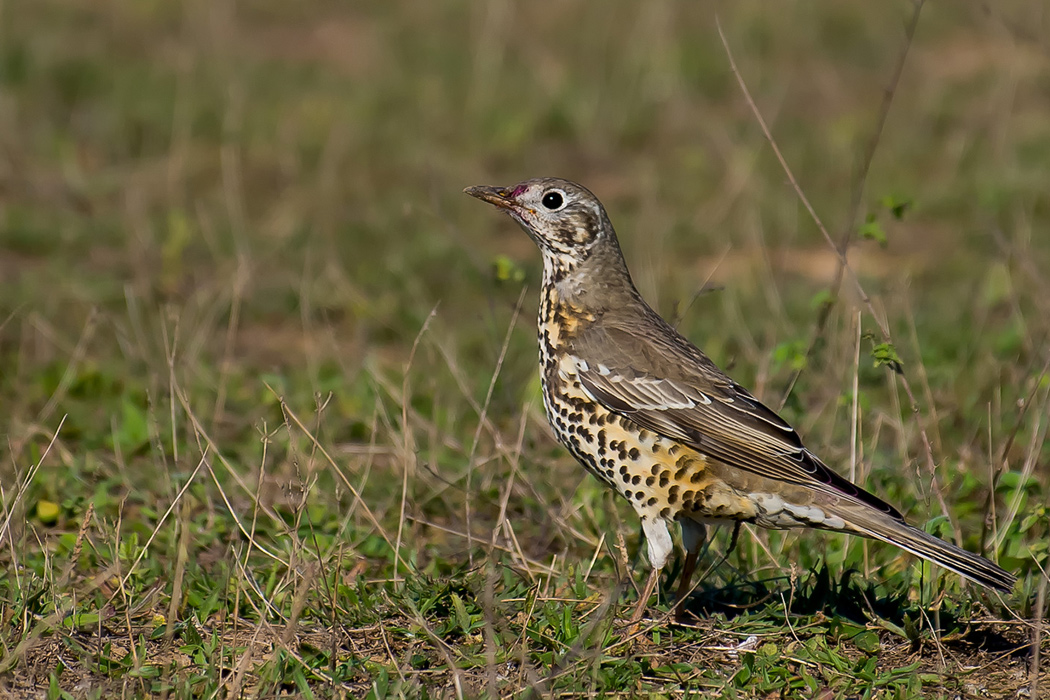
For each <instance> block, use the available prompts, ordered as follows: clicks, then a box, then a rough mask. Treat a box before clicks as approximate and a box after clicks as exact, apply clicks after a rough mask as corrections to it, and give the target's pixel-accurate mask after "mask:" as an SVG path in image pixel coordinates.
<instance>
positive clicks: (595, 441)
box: [543, 373, 758, 520]
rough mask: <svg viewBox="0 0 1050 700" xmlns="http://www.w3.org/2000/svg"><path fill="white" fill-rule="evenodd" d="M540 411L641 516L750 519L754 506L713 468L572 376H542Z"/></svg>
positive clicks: (581, 458)
mask: <svg viewBox="0 0 1050 700" xmlns="http://www.w3.org/2000/svg"><path fill="white" fill-rule="evenodd" d="M543 385H544V386H543V398H544V407H545V409H546V411H547V418H548V420H549V421H550V424H551V427H552V428H553V429H554V433H555V435H556V436H557V438H558V441H559V442H561V444H562V445H564V446H565V447H566V448H567V449H568V450H569V452H570V453H572V455H573V457H575V458H576V459H577V461H579V462H580V463H581V464H582V465H583V466H584V467H585V468H586V469H587V471H589V472H590V473H591V474H593V475H594V476H595V477H597V478H598V479H599V480H600V481H602V482H603V483H605V484H606V485H607V486H609V487H611V488H613V489H615V490H616V492H617V493H619V494H620V495H622V496H623V497H624V498H626V499H627V501H628V502H629V503H630V504H631V505H632V506H633V507H634V509H635V510H636V511H637V512H638V514H639V515H640V516H643V518H647V517H660V518H663V519H665V520H674V519H677V518H682V517H688V518H693V519H697V520H752V519H754V517H755V516H756V515H757V514H758V508H757V506H756V505H755V504H754V503H753V502H752V501H751V499H750V498H748V497H747V496H746V495H745V494H741V493H739V492H737V491H736V490H735V489H733V488H731V487H730V486H729V485H727V484H726V483H725V482H723V481H722V480H721V479H719V478H718V477H717V475H716V474H715V473H714V471H713V470H712V469H710V466H711V462H710V460H708V459H706V458H705V457H704V456H702V455H700V454H698V453H697V452H695V451H693V450H691V449H689V448H686V447H683V446H682V445H680V444H679V443H677V442H676V441H674V440H671V439H668V438H665V437H663V436H661V435H658V434H656V433H654V432H652V431H649V430H646V429H644V428H641V427H639V426H638V425H636V424H634V423H632V422H631V421H630V420H629V419H627V418H625V417H623V416H620V415H618V414H615V413H613V412H611V411H609V410H608V409H606V408H605V407H604V406H602V405H601V404H599V403H597V402H595V401H594V400H593V399H592V398H591V397H590V396H589V395H587V393H586V392H585V391H584V390H583V388H582V387H581V386H580V383H579V380H578V379H577V378H576V376H575V375H573V374H566V373H561V374H560V375H554V376H549V375H546V374H545V376H544V382H543Z"/></svg>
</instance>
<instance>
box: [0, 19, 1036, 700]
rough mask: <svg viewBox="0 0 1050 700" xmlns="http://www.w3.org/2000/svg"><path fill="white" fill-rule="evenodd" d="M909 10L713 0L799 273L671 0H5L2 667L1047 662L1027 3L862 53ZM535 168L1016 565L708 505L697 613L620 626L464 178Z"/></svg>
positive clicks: (152, 679)
mask: <svg viewBox="0 0 1050 700" xmlns="http://www.w3.org/2000/svg"><path fill="white" fill-rule="evenodd" d="M912 12H913V8H912V6H911V5H910V4H908V3H867V4H866V5H865V6H864V7H861V6H860V5H856V6H854V5H849V6H847V5H843V4H841V3H833V2H819V3H810V4H794V5H789V6H783V7H779V8H778V9H777V11H776V13H773V12H771V11H770V9H769V8H768V6H767V5H766V4H764V3H757V2H739V3H732V4H728V5H725V6H724V7H721V8H719V13H720V23H721V26H722V28H723V30H724V33H725V36H726V40H727V43H728V45H729V47H731V51H732V56H733V58H734V59H735V61H736V63H737V65H738V69H739V76H740V77H741V78H742V79H743V81H744V82H745V83H746V86H747V88H748V90H749V91H750V93H751V95H752V96H753V98H754V101H755V105H756V109H757V110H758V112H759V113H760V114H761V115H762V116H763V118H764V119H765V120H766V121H767V122H768V124H769V126H770V131H771V136H772V139H773V140H774V141H775V143H776V146H777V147H778V148H779V150H780V151H781V152H782V154H783V157H784V159H785V161H786V163H787V164H788V165H789V167H790V171H791V173H792V174H793V176H794V178H795V179H796V180H797V182H798V185H799V188H800V190H801V191H802V192H803V193H804V195H805V197H806V198H807V199H808V200H809V201H810V202H812V206H813V208H814V210H815V212H816V213H817V214H818V216H819V218H820V220H821V221H822V222H823V223H824V225H825V227H826V229H827V231H828V236H829V237H830V238H831V240H832V243H834V244H836V245H838V244H840V243H841V242H842V241H843V240H846V237H847V236H848V240H849V242H850V246H849V261H850V267H851V269H852V270H854V271H856V274H857V278H856V280H857V283H854V281H853V278H852V277H851V276H850V274H848V273H847V274H846V275H845V276H844V278H843V279H842V282H841V284H838V283H837V282H836V279H837V276H838V275H839V274H840V273H841V270H840V269H839V267H838V261H837V258H836V253H835V250H834V249H833V247H832V246H831V245H829V244H828V242H827V241H826V240H825V238H824V236H823V235H822V233H821V231H820V230H819V227H818V225H817V223H816V222H815V221H814V220H813V218H812V217H810V216H809V215H808V214H807V213H806V210H805V209H804V207H803V206H802V204H801V203H800V198H799V195H798V193H797V192H796V191H795V189H794V188H793V187H792V186H791V185H790V184H789V182H788V180H787V178H786V175H785V171H784V169H783V168H782V167H781V165H780V163H779V162H778V160H777V157H776V156H775V154H774V151H773V149H772V147H771V145H770V142H769V141H768V140H767V139H766V138H765V136H764V135H763V133H762V129H761V128H760V126H759V122H758V120H757V119H756V117H755V114H754V113H753V112H752V110H751V109H750V108H749V107H748V104H747V102H746V100H745V98H744V95H743V93H742V91H741V90H740V87H739V86H738V84H737V80H736V76H735V75H734V73H733V71H731V70H730V62H729V57H728V55H727V52H726V50H725V49H724V48H723V46H722V44H721V42H720V41H719V38H718V31H717V30H716V27H715V21H714V16H713V13H712V9H711V8H710V7H706V6H701V5H698V4H694V3H685V2H682V3H675V2H654V3H647V4H644V5H638V4H635V3H628V2H603V3H598V2H589V1H585V0H574V1H573V2H565V3H557V4H553V5H548V4H539V3H533V4H530V5H516V4H510V3H505V2H493V3H489V4H487V5H485V6H481V5H478V4H473V3H466V2H450V3H424V2H413V1H411V0H404V1H403V2H397V3H389V2H361V3H354V4H351V5H348V4H345V3H336V2H331V1H329V0H317V1H316V2H313V3H308V4H300V3H291V4H289V3H278V2H272V1H271V0H258V1H257V2H253V3H240V4H234V3H232V2H227V1H226V0H219V1H218V2H199V1H196V0H184V1H183V2H169V3H164V2H131V1H129V0H114V1H113V2H108V3H101V4H97V3H77V2H73V1H72V0H40V1H38V2H34V3H24V2H23V3H14V4H11V3H7V4H6V5H5V4H0V17H2V21H0V153H2V157H0V290H2V293H0V406H3V409H4V410H3V411H2V413H0V415H2V416H3V419H4V423H3V426H2V429H3V432H4V436H5V440H4V441H3V445H2V447H0V559H2V560H3V568H2V570H0V571H2V572H3V573H0V692H2V693H5V694H7V695H10V696H14V697H25V696H34V697H48V698H65V697H105V696H110V695H113V694H118V693H119V694H120V695H122V696H128V697H141V696H148V695H161V696H167V697H212V696H226V697H239V696H245V697H271V696H277V695H290V696H299V695H301V696H306V697H311V696H312V697H370V698H383V697H401V696H409V697H461V696H462V697H477V696H493V697H495V696H514V695H521V696H529V695H532V694H536V695H544V696H550V697H565V696H571V695H586V696H599V695H601V696H608V697H619V696H636V695H639V696H644V695H655V696H658V697H675V698H677V697H730V698H751V697H759V698H767V697H806V698H821V700H824V699H828V698H857V697H863V698H918V697H942V698H949V697H951V698H956V697H967V698H969V697H974V698H976V697H1004V698H1014V697H1023V696H1024V693H1027V694H1028V695H1027V697H1050V678H1048V677H1047V671H1046V664H1045V663H1041V661H1040V652H1041V654H1042V656H1045V655H1046V654H1047V652H1048V651H1050V644H1048V642H1047V641H1046V639H1047V637H1046V635H1045V634H1044V633H1043V631H1042V626H1043V623H1042V619H1043V615H1044V613H1045V607H1046V605H1045V589H1046V580H1047V579H1046V575H1045V573H1043V572H1045V571H1046V569H1047V564H1048V555H1050V552H1048V548H1050V545H1048V542H1050V516H1048V506H1050V492H1048V490H1047V487H1046V483H1047V479H1048V477H1050V473H1048V467H1047V460H1048V457H1050V455H1048V453H1047V450H1046V447H1045V445H1046V442H1047V440H1046V437H1047V416H1048V415H1050V374H1048V362H1050V356H1048V355H1047V347H1048V337H1050V304H1048V302H1047V300H1048V299H1050V283H1048V282H1047V279H1046V275H1045V271H1046V270H1048V269H1050V237H1048V235H1047V230H1048V229H1050V198H1048V195H1047V192H1050V171H1048V169H1047V167H1046V164H1047V162H1048V157H1050V126H1048V123H1047V121H1046V119H1045V115H1046V113H1047V110H1048V109H1050V97H1048V93H1047V90H1046V85H1047V81H1048V80H1050V68H1048V65H1050V64H1048V63H1047V61H1046V52H1047V47H1046V43H1045V40H1044V39H1043V38H1042V37H1044V36H1045V35H1046V33H1047V32H1046V30H1047V21H1048V17H1047V14H1046V12H1045V10H1044V9H1043V8H1042V4H1041V3H1039V2H1036V1H1035V0H1027V1H1023V0H1015V1H1011V2H1000V3H995V4H994V5H993V6H988V7H985V6H980V5H977V4H967V3H930V4H929V5H927V6H925V7H923V8H922V10H921V13H920V15H919V16H918V21H917V23H916V25H915V34H914V38H913V40H912V42H911V45H910V48H909V50H908V53H907V56H906V60H905V62H904V66H903V70H902V72H901V75H900V80H899V81H898V82H896V83H894V80H893V76H894V74H895V72H896V69H897V65H898V63H899V61H900V60H901V57H902V54H903V50H904V48H905V46H906V43H907V42H906V28H907V26H908V23H909V21H910V17H911V16H912V14H911V13H912ZM891 86H892V89H891V90H890V96H891V98H892V100H891V101H890V102H889V103H887V102H886V101H885V99H886V98H885V93H886V89H887V88H889V87H891ZM887 104H888V111H886V110H885V109H884V106H885V105H887ZM883 114H884V116H885V120H884V123H881V122H882V117H881V116H880V115H883ZM880 125H881V127H880ZM869 153H870V158H869V156H868V154H869ZM869 165H870V167H868V166H869ZM548 174H549V175H561V176H565V177H570V178H573V179H576V180H579V181H581V182H583V183H585V184H586V185H588V186H589V187H590V188H591V189H592V190H594V191H595V192H596V193H597V194H598V195H599V197H601V198H602V200H603V201H604V202H605V204H606V205H607V208H608V209H609V211H610V214H611V216H612V218H613V221H614V222H615V223H616V224H617V226H618V230H619V234H620V238H621V241H622V243H623V246H624V249H625V253H626V255H627V257H628V261H629V263H630V264H631V266H632V270H633V272H634V275H635V278H636V281H637V282H638V284H639V286H640V288H641V289H642V292H643V293H644V294H645V295H646V297H647V298H648V299H649V300H650V301H651V302H652V303H653V304H654V306H655V307H656V308H658V309H659V310H660V311H661V312H662V313H664V314H665V315H666V316H668V317H672V318H676V319H678V320H679V323H680V325H679V327H680V329H681V330H682V331H683V332H685V333H686V334H687V335H688V336H689V337H691V338H692V339H694V340H695V341H696V342H697V343H698V344H699V345H700V346H701V347H702V348H704V349H705V350H706V351H707V352H708V353H709V354H710V355H711V356H712V357H713V358H714V359H715V360H716V361H717V362H718V363H719V364H720V365H721V366H723V367H724V368H726V369H728V370H729V371H730V372H731V373H732V374H733V376H734V377H735V378H736V379H737V380H738V381H740V382H741V383H743V384H745V385H746V386H749V387H752V388H753V389H754V390H755V392H756V393H757V394H758V395H759V396H760V397H761V398H762V399H763V400H765V401H766V402H767V403H769V404H771V405H773V406H782V413H783V414H784V416H785V417H786V418H788V419H789V420H791V421H792V422H794V423H795V424H796V425H798V427H799V428H800V430H801V431H802V432H803V434H804V436H805V438H806V440H807V443H808V444H809V445H811V446H812V447H813V448H814V449H815V450H816V451H818V452H819V453H820V454H821V455H822V456H823V457H824V459H825V460H826V461H828V462H829V463H830V464H832V465H834V466H835V467H836V468H837V469H839V471H840V472H841V473H843V474H847V475H849V476H850V477H851V478H854V479H856V480H857V481H859V482H861V483H863V484H864V485H865V486H866V487H867V488H869V489H871V490H873V491H874V492H875V493H877V494H879V495H880V496H882V497H884V498H886V499H887V500H889V501H891V502H892V503H894V504H895V505H897V506H899V507H900V508H901V510H902V511H904V512H905V513H907V514H908V517H909V518H910V519H911V521H912V522H915V523H917V524H920V525H925V527H926V528H927V529H928V530H929V531H932V532H936V533H938V534H940V535H941V536H943V537H945V538H947V539H956V538H957V539H958V541H959V542H960V543H961V544H963V545H964V546H966V547H967V548H969V549H971V550H973V551H983V552H985V553H986V554H987V555H988V556H990V557H993V558H996V559H997V560H998V561H999V562H1000V563H1001V564H1002V565H1003V566H1004V567H1006V568H1007V569H1009V570H1011V571H1015V572H1017V573H1018V575H1019V576H1020V578H1021V581H1020V583H1019V584H1018V585H1017V587H1016V589H1015V590H1014V591H1013V593H1011V594H1010V595H1008V596H1003V597H1002V598H1000V597H998V596H994V595H989V594H988V593H987V592H985V591H982V590H977V589H975V588H974V587H972V586H964V585H962V584H960V581H959V580H958V577H954V576H948V575H944V573H943V572H940V571H933V570H931V569H930V568H929V567H928V566H924V565H923V566H920V565H919V564H917V563H916V562H915V561H914V560H912V559H910V558H908V557H907V556H906V555H903V554H902V553H900V552H899V551H896V550H894V549H892V548H890V547H886V546H882V545H878V544H874V543H870V542H864V541H860V540H857V539H850V538H847V537H843V536H835V535H826V534H823V533H812V532H801V533H795V532H789V533H783V532H769V531H759V530H754V529H745V531H744V532H743V533H742V534H741V537H740V541H739V544H738V546H737V548H736V549H735V550H733V551H732V552H731V553H730V554H729V555H728V558H727V559H726V561H725V562H724V563H722V564H718V562H719V561H720V560H721V556H722V553H723V552H724V551H725V549H726V547H727V544H728V534H729V533H719V534H718V535H717V536H716V537H715V539H714V542H713V544H712V545H711V548H710V551H709V552H708V553H707V556H706V558H705V561H706V562H707V563H708V566H709V568H711V570H710V571H709V572H708V573H707V575H706V576H705V577H704V578H703V580H702V581H701V583H700V585H699V588H698V590H697V592H696V594H695V595H694V596H693V598H692V599H691V600H690V610H691V611H693V612H694V613H695V614H696V616H697V620H696V622H695V624H693V625H689V626H676V625H673V624H670V623H669V622H668V621H667V620H666V619H664V618H663V617H662V616H661V612H662V611H664V610H666V600H664V599H661V602H660V604H659V605H658V606H657V607H656V608H655V609H653V610H652V612H653V617H652V621H651V623H649V624H647V625H645V626H644V627H643V628H642V631H641V633H640V634H638V635H636V636H633V637H629V636H627V634H626V631H625V629H624V626H623V620H624V617H625V611H626V610H628V609H629V606H630V605H631V604H633V602H634V600H635V597H636V584H640V583H641V581H642V578H643V576H644V572H645V570H646V567H645V563H644V557H641V556H640V555H639V554H638V551H639V533H638V526H637V522H636V520H635V518H634V516H633V514H632V513H631V512H630V510H629V508H627V507H626V505H625V504H623V503H620V502H619V501H617V500H616V499H614V498H613V497H612V496H611V495H610V494H608V493H606V492H605V491H604V490H603V489H602V488H601V487H600V486H599V485H598V484H597V483H595V482H594V481H593V480H592V479H590V478H589V477H587V476H586V474H585V473H584V472H583V470H582V469H580V468H579V467H578V466H577V465H576V464H575V463H574V462H573V461H572V459H571V458H570V457H569V456H568V455H567V454H566V453H565V451H564V450H562V449H561V448H560V447H558V446H557V445H556V444H555V443H554V441H553V439H552V437H551V435H550V432H549V430H548V428H547V427H546V421H545V419H544V417H543V415H542V406H541V403H540V401H539V399H538V379H537V377H536V367H535V362H536V361H535V353H536V349H535V337H534V331H533V325H532V317H533V314H534V312H535V307H536V297H537V285H538V282H539V274H538V273H539V260H538V254H537V253H536V251H535V250H534V249H533V246H532V244H531V242H530V241H529V240H528V239H527V237H525V236H524V235H523V234H522V233H521V232H520V231H518V230H517V229H516V228H515V227H514V226H513V224H511V223H510V222H508V221H505V220H503V219H502V218H499V217H497V216H495V215H494V214H493V212H491V211H488V210H487V209H486V208H484V207H482V206H481V205H479V204H477V203H476V202H473V201H471V200H469V199H468V198H467V197H464V196H463V195H461V194H460V190H461V189H462V188H463V187H464V186H466V185H471V184H478V183H498V184H505V183H511V182H514V181H517V180H520V179H524V178H526V177H530V176H536V175H548ZM861 292H863V296H861ZM865 299H867V300H868V301H867V302H866V301H865ZM898 361H899V365H900V369H901V372H902V373H898V372H895V371H894V367H895V366H896V364H897V362H898ZM674 568H675V566H672V567H671V569H674ZM673 573H674V571H673V570H672V571H671V572H670V573H669V575H673ZM661 589H662V590H663V591H664V592H666V591H668V590H670V589H669V587H668V584H667V581H666V580H665V582H664V583H663V585H662V586H661Z"/></svg>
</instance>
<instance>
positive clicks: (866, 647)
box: [853, 630, 880, 654]
mask: <svg viewBox="0 0 1050 700" xmlns="http://www.w3.org/2000/svg"><path fill="white" fill-rule="evenodd" d="M853 644H854V645H855V646H856V647H857V648H858V649H860V650H861V651H863V652H866V653H868V654H875V653H878V651H879V648H880V644H879V635H877V634H875V633H874V632H872V631H871V630H867V631H864V632H861V633H860V634H858V635H857V636H856V637H854V638H853Z"/></svg>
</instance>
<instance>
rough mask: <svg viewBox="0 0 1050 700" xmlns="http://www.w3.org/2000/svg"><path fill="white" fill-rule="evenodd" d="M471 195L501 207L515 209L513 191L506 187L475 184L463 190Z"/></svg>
mask: <svg viewBox="0 0 1050 700" xmlns="http://www.w3.org/2000/svg"><path fill="white" fill-rule="evenodd" d="M463 192H465V193H466V194H469V195H470V196H471V197H477V198H478V199H480V200H481V201H483V202H488V203H489V204H492V205H494V206H497V207H499V208H500V209H513V208H514V200H512V199H511V191H510V190H509V189H507V188H506V187H489V186H487V185H474V186H473V187H468V188H467V189H465V190H463Z"/></svg>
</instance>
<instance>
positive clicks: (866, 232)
mask: <svg viewBox="0 0 1050 700" xmlns="http://www.w3.org/2000/svg"><path fill="white" fill-rule="evenodd" d="M859 233H860V237H861V238H865V239H867V240H869V241H875V242H876V243H878V244H879V245H880V246H882V247H883V248H885V247H886V243H887V239H886V232H885V231H883V230H882V225H881V224H879V222H878V219H876V218H875V215H874V214H868V216H867V218H866V219H865V220H864V223H863V224H861V225H860V231H859Z"/></svg>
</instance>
